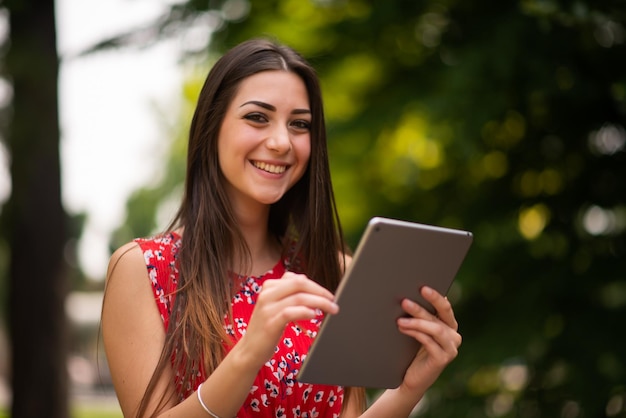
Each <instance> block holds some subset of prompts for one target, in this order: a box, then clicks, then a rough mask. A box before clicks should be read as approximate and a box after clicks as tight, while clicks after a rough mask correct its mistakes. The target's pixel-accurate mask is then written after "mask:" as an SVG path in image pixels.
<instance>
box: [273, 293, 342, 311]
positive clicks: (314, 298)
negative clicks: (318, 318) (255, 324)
mask: <svg viewBox="0 0 626 418" xmlns="http://www.w3.org/2000/svg"><path fill="white" fill-rule="evenodd" d="M294 306H302V307H305V308H307V309H309V310H310V311H312V312H314V314H315V315H317V311H323V312H326V313H329V314H336V313H337V312H339V306H337V304H336V303H335V302H333V301H332V300H329V299H327V298H325V297H322V296H319V295H315V294H311V293H295V294H292V295H290V296H288V297H286V298H284V299H281V300H279V301H277V303H276V304H275V309H277V310H278V311H281V310H285V309H287V308H290V307H294Z"/></svg>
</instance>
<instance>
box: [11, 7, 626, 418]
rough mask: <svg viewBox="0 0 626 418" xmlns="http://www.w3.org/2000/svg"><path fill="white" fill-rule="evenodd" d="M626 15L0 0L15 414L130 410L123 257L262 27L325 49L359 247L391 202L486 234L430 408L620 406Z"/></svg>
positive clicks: (591, 413)
mask: <svg viewBox="0 0 626 418" xmlns="http://www.w3.org/2000/svg"><path fill="white" fill-rule="evenodd" d="M100 3H103V4H100ZM625 25H626V2H624V1H623V0H622V1H617V0H616V1H607V0H596V1H590V0H580V1H570V2H565V1H557V0H519V1H511V0H505V1H495V0H483V1H479V0H466V1H463V2H459V1H453V0H423V1H419V2H418V1H414V0H386V1H377V2H374V1H366V0H265V1H249V0H209V1H199V0H187V1H184V0H132V1H131V0H108V1H107V2H96V1H94V0H58V1H56V2H54V1H52V0H42V1H38V2H37V3H35V2H34V1H33V0H30V1H26V0H21V1H18V0H13V1H7V0H3V1H0V40H1V41H2V48H1V49H0V52H1V55H0V68H1V71H2V77H1V78H0V129H1V132H2V134H1V136H2V142H1V145H0V156H1V157H2V158H1V159H0V199H1V200H2V203H1V205H2V206H1V212H0V416H13V417H44V416H45V417H68V416H71V417H120V416H121V413H120V412H119V407H118V406H117V401H116V400H115V397H114V394H113V392H112V388H111V384H110V379H109V376H108V372H107V367H106V360H105V358H104V352H103V348H102V344H101V340H100V337H99V314H100V307H101V301H102V290H103V286H104V275H105V273H106V272H105V270H106V264H107V261H108V256H109V255H110V253H111V251H112V250H113V249H114V248H116V247H118V246H119V245H121V244H123V243H125V242H127V241H129V240H131V239H132V238H134V237H138V236H146V235H150V234H152V233H155V232H157V231H159V230H160V229H161V228H164V227H165V226H166V224H167V222H168V220H169V219H170V218H171V216H172V215H173V212H174V211H175V209H176V207H177V204H178V201H179V198H180V190H181V185H182V181H183V176H184V163H185V151H186V150H185V148H186V134H187V129H188V125H189V122H190V117H191V112H192V111H193V108H194V105H195V100H196V98H197V94H198V92H199V89H200V86H201V83H202V82H203V81H204V77H205V76H206V73H207V72H208V70H209V69H210V67H211V64H212V63H213V62H214V61H215V59H216V58H217V57H219V56H220V54H221V53H223V52H224V51H225V50H226V49H228V48H229V47H231V46H233V45H235V44H237V43H239V42H240V41H242V40H245V39H248V38H250V37H258V36H267V37H271V38H275V39H277V40H279V41H281V42H283V43H286V44H288V45H290V46H292V47H294V48H296V49H297V50H299V51H300V52H301V53H302V54H303V55H304V56H305V57H307V58H308V59H309V61H311V62H312V64H313V65H314V66H315V68H316V69H317V70H318V72H319V75H320V77H321V80H322V84H323V93H324V99H325V106H326V116H327V122H328V129H329V148H330V149H329V152H330V158H331V165H332V175H333V181H334V185H335V193H336V197H337V204H338V209H339V213H340V216H341V219H342V222H343V227H344V229H345V232H346V235H347V239H348V241H349V243H350V244H351V245H352V246H353V247H354V246H355V245H356V243H357V242H358V239H359V237H360V234H361V232H362V231H363V229H364V226H365V224H366V222H367V220H368V219H369V218H370V217H372V216H375V215H380V216H388V217H395V218H400V219H406V220H412V221H417V222H421V223H428V224H436V225H442V226H448V227H454V228H462V229H466V230H470V231H472V232H473V233H474V236H475V243H474V245H473V247H472V249H471V250H470V253H469V254H468V257H467V259H466V262H465V264H464V265H463V267H462V268H461V270H460V271H459V274H458V276H457V280H456V282H455V284H454V286H453V288H452V289H451V291H450V295H449V297H450V299H451V300H452V302H453V304H454V306H455V310H456V314H457V318H458V320H459V322H460V331H461V333H462V335H463V337H464V342H463V345H462V347H461V351H460V354H459V357H458V358H457V359H456V360H455V361H454V362H453V363H452V364H451V365H450V366H449V367H448V368H447V369H446V371H445V372H444V374H443V375H442V376H441V378H440V379H439V380H438V381H437V383H436V384H435V385H434V386H433V388H432V389H431V390H430V391H429V392H428V394H427V396H426V397H425V398H424V399H423V401H422V402H421V403H420V404H419V406H418V408H416V410H415V416H418V417H562V418H576V417H626V355H625V353H626V338H625V337H624V335H623V334H624V323H625V320H626V28H625ZM370 396H371V397H372V398H373V397H375V396H376V393H374V392H372V393H370Z"/></svg>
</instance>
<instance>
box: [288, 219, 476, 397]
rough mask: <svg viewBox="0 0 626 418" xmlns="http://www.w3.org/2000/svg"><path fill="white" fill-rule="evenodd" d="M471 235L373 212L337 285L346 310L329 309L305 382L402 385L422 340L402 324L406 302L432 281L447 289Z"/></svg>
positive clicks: (300, 377) (338, 298) (303, 371)
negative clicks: (399, 324) (333, 312)
mask: <svg viewBox="0 0 626 418" xmlns="http://www.w3.org/2000/svg"><path fill="white" fill-rule="evenodd" d="M471 243H472V234H471V233H469V232H467V231H460V230H454V229H448V228H440V227H434V226H429V225H422V224H416V223H411V222H405V221H398V220H393V219H387V218H380V217H376V218H372V220H370V222H369V223H368V225H367V228H366V230H365V232H364V234H363V237H362V238H361V241H360V243H359V245H358V247H357V249H356V251H355V253H354V257H353V260H352V263H351V265H350V266H349V268H348V270H347V271H346V274H345V276H344V278H343V279H342V281H341V284H340V286H339V288H338V289H337V293H336V302H337V303H338V305H339V313H338V314H336V315H327V316H326V318H325V319H324V322H323V323H322V326H321V327H320V331H319V334H318V335H317V337H316V339H315V341H314V342H313V345H312V346H311V349H310V350H309V353H308V355H307V357H306V359H305V361H304V363H303V365H302V368H301V369H300V371H299V373H298V376H297V379H298V380H299V381H301V382H307V383H320V384H332V385H342V386H362V387H369V388H395V387H397V386H399V385H400V383H402V379H403V377H404V373H405V372H406V369H407V368H408V366H409V365H410V363H411V361H412V360H413V358H414V357H415V355H416V353H417V351H418V349H419V347H420V344H419V343H418V342H417V341H416V340H415V339H412V338H410V337H408V336H406V335H404V334H401V333H400V332H399V331H398V327H397V324H396V320H397V318H399V317H401V316H403V315H405V312H404V311H403V310H402V308H401V306H400V301H401V300H402V299H403V298H410V299H412V300H415V301H416V302H418V303H420V304H421V305H423V306H424V307H426V308H427V309H428V310H429V311H431V312H433V308H432V306H430V305H429V304H428V302H426V301H425V300H424V299H423V298H422V297H421V296H420V294H419V289H420V288H421V287H422V286H424V285H428V286H430V287H432V288H434V289H436V290H437V291H438V292H440V293H441V294H443V295H445V294H446V293H447V292H448V289H449V288H450V285H451V284H452V281H453V280H454V277H455V276H456V274H457V272H458V270H459V267H460V266H461V263H462V262H463V260H464V258H465V256H466V254H467V251H468V250H469V247H470V245H471Z"/></svg>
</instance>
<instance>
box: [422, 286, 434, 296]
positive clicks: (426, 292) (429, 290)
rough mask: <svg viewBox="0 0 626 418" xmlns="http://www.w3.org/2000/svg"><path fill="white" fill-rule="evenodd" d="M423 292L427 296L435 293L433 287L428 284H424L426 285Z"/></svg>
mask: <svg viewBox="0 0 626 418" xmlns="http://www.w3.org/2000/svg"><path fill="white" fill-rule="evenodd" d="M422 293H423V294H424V295H426V296H430V295H432V294H433V289H431V288H430V287H428V286H424V287H423V288H422Z"/></svg>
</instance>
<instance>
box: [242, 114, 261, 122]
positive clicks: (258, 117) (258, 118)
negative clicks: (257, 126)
mask: <svg viewBox="0 0 626 418" xmlns="http://www.w3.org/2000/svg"><path fill="white" fill-rule="evenodd" d="M244 119H247V120H250V121H252V122H258V123H262V122H267V118H266V117H265V115H263V114H262V113H248V114H247V115H245V116H244Z"/></svg>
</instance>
